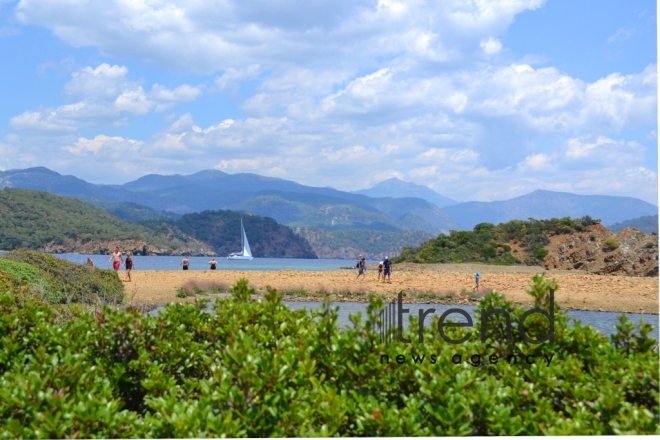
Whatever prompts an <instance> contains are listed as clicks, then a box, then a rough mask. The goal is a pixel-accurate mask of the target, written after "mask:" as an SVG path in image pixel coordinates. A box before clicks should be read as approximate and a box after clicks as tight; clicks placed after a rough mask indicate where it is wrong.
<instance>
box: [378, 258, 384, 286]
mask: <svg viewBox="0 0 660 440" xmlns="http://www.w3.org/2000/svg"><path fill="white" fill-rule="evenodd" d="M381 277H383V279H382V281H385V277H384V276H383V262H382V261H381V262H380V263H378V282H379V283H380V282H381V279H380V278H381Z"/></svg>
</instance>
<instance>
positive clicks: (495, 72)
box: [0, 0, 657, 200]
mask: <svg viewBox="0 0 660 440" xmlns="http://www.w3.org/2000/svg"><path fill="white" fill-rule="evenodd" d="M543 4H544V1H543V0H496V1H493V0H475V1H470V2H466V1H464V0H444V1H427V0H413V1H398V0H378V1H372V0H370V1H367V0H357V1H347V0H338V1H336V2H304V1H302V0H287V1H275V2H268V1H261V0H260V1H258V2H257V3H254V2H252V3H250V4H247V3H245V2H242V3H241V2H238V1H235V0H227V1H223V2H215V3H209V2H202V1H199V0H191V1H187V2H182V1H165V0H154V1H150V2H125V1H122V0H109V1H108V2H104V3H102V4H101V3H95V2H70V1H68V0H39V1H37V0H21V1H20V2H19V3H18V5H17V6H16V8H15V13H16V17H17V18H18V20H19V22H22V23H25V24H33V25H37V26H43V27H46V28H48V29H51V30H52V31H53V33H54V34H55V35H56V36H57V37H58V38H60V39H61V40H63V41H65V42H67V43H69V44H71V45H73V46H76V47H80V46H90V45H91V46H95V47H98V48H99V49H100V51H101V53H102V54H103V55H111V56H115V57H124V58H126V57H128V58H133V59H135V60H137V61H138V62H139V63H147V64H151V65H156V66H160V67H163V68H166V69H169V70H178V71H183V72H186V73H190V72H193V73H198V74H206V75H207V76H205V77H204V76H203V77H202V78H203V79H202V80H201V81H202V82H204V83H205V84H206V85H205V86H195V85H189V84H177V85H174V86H172V85H170V86H165V85H162V84H158V83H146V82H143V81H138V80H137V79H135V78H132V77H131V75H130V72H129V71H128V68H127V67H125V66H122V65H113V64H110V63H102V64H98V65H95V66H89V67H85V68H83V69H79V70H77V71H75V72H74V73H73V74H72V76H71V79H70V81H69V82H68V83H67V84H66V85H65V86H64V98H65V101H66V102H63V103H62V104H61V105H59V106H54V107H52V108H51V107H48V108H32V109H27V110H26V111H25V112H23V113H21V114H19V115H17V116H15V117H14V118H12V119H11V120H10V122H9V128H10V130H11V131H12V132H11V133H10V134H9V135H7V137H6V138H5V139H4V140H3V143H2V144H0V147H2V148H4V149H7V148H16V147H18V146H21V147H22V148H23V149H24V150H25V151H26V153H25V156H24V157H25V160H24V162H16V164H15V165H14V166H19V163H27V162H28V161H29V160H32V159H31V158H29V157H28V155H27V154H28V153H29V152H32V154H33V156H32V158H34V157H38V156H39V155H38V154H35V153H34V152H37V153H38V152H39V151H43V150H41V149H42V148H43V146H41V145H42V143H43V140H44V139H46V138H47V139H48V140H49V141H48V145H50V146H51V150H53V151H57V152H58V153H57V159H56V162H54V163H59V164H62V167H70V168H71V169H76V170H78V169H81V167H80V166H79V164H81V163H83V162H82V161H83V160H86V161H88V162H94V161H96V162H94V163H97V164H99V165H98V170H101V171H100V172H101V173H105V174H107V175H110V176H111V177H112V179H111V181H113V182H118V181H121V179H120V177H119V176H128V175H131V173H135V172H139V170H140V169H142V170H143V172H139V174H144V173H146V172H161V173H166V172H177V173H182V172H195V171H198V170H199V169H204V168H209V167H210V166H215V167H216V168H218V169H222V170H225V171H228V172H240V171H249V172H256V173H260V174H266V175H272V176H278V177H285V178H290V179H294V180H297V181H300V182H302V183H306V184H313V185H319V186H324V185H330V186H334V187H338V188H340V189H348V190H352V189H356V188H359V187H363V186H367V185H371V184H374V183H376V182H377V181H379V180H382V179H386V178H389V177H398V178H401V179H406V180H410V181H414V182H416V183H420V184H426V185H429V186H430V187H432V188H434V189H435V190H437V191H439V192H441V193H443V194H446V195H448V196H450V197H454V198H459V199H466V198H477V199H482V200H488V199H492V198H506V197H511V196H515V195H520V194H522V193H524V192H526V191H532V190H534V189H537V188H541V187H543V188H547V189H561V190H574V191H579V192H582V193H585V192H595V193H602V192H603V191H613V193H617V194H624V193H625V191H628V190H630V188H633V187H634V186H635V185H642V184H645V183H644V182H646V183H648V182H651V181H652V180H653V179H656V181H657V175H656V173H655V172H654V171H653V170H649V169H648V164H646V162H645V157H646V155H647V153H648V148H649V145H650V144H649V143H648V139H646V138H644V139H641V138H640V139H636V138H635V139H633V137H635V136H636V135H634V134H632V135H630V133H633V131H634V130H637V129H639V128H640V127H641V128H642V130H639V131H643V132H644V133H645V135H644V136H645V137H650V138H653V137H654V136H655V138H657V126H656V120H657V98H656V96H657V92H656V90H657V86H656V84H657V68H656V65H654V64H653V65H649V66H648V67H647V68H646V69H644V70H643V71H641V72H637V73H630V74H621V73H616V72H613V73H611V74H609V75H606V76H604V77H603V78H600V79H598V80H595V81H584V80H581V79H578V78H574V77H571V76H570V75H568V74H566V73H564V72H562V71H560V70H559V69H557V68H554V67H538V65H537V64H534V63H532V62H530V61H524V60H529V59H531V58H530V57H527V58H523V59H513V58H511V54H510V53H509V52H508V51H506V49H505V48H504V46H503V44H502V41H501V40H500V38H502V35H503V33H504V31H505V30H506V29H507V27H508V26H509V25H510V24H511V23H512V22H513V20H514V19H515V16H516V15H517V14H519V13H521V12H523V11H526V10H535V9H537V8H540V7H542V6H543ZM623 37H625V35H624V33H621V34H620V35H613V36H612V41H615V40H620V39H621V38H623ZM532 58H533V57H532ZM246 89H248V90H249V92H245V93H246V95H247V96H245V97H240V96H239V95H241V94H243V93H244V91H245V90H246ZM239 91H241V93H239ZM218 92H219V93H218ZM202 93H216V95H215V98H214V99H216V98H217V99H218V100H226V98H227V95H229V97H230V98H233V99H234V101H238V103H237V105H238V107H239V110H237V111H234V112H227V111H225V109H224V107H223V108H222V109H221V110H219V111H218V116H217V117H215V118H213V117H212V116H209V111H208V110H209V109H208V108H207V107H206V104H205V105H204V107H202V106H200V107H197V108H195V107H193V106H186V109H185V111H186V112H187V113H185V114H183V115H181V114H177V113H175V112H176V110H177V108H176V106H177V105H179V104H181V103H187V102H193V101H195V100H197V99H198V98H199V97H200V96H201V95H202ZM223 102H224V101H223ZM168 109H170V110H171V111H172V113H171V114H168V115H167V118H165V117H163V118H162V119H166V120H167V121H168V122H167V124H168V126H167V127H165V128H163V129H162V130H159V131H157V132H144V133H143V134H142V135H141V136H136V135H134V134H132V135H131V136H128V135H126V134H122V135H117V132H118V131H119V130H118V128H117V127H120V126H122V124H125V123H126V122H127V121H130V120H131V118H134V117H136V116H140V115H146V114H150V113H154V112H164V111H165V110H168ZM213 110H214V111H215V108H214V109H213ZM202 111H204V112H205V113H204V117H202V114H201V112H202ZM211 114H213V113H211ZM196 118H197V120H196ZM209 118H211V119H209ZM200 119H201V120H204V121H205V123H204V124H202V123H199V122H198V120H200ZM163 125H165V124H163ZM90 128H93V129H94V130H95V132H94V133H93V134H92V135H90V134H89V131H90ZM83 130H85V131H84V133H85V135H84V136H83V135H82V134H81V133H82V131H83ZM94 130H91V131H94ZM111 132H112V133H113V135H110V134H109V133H111ZM646 133H648V135H647V134H646ZM651 133H655V134H654V135H652V134H651ZM631 136H632V137H631ZM133 138H135V139H133ZM138 138H139V139H138ZM651 140H653V139H651ZM119 152H124V154H125V155H129V156H130V157H131V160H130V161H127V160H125V159H123V158H122V157H121V154H119ZM22 157H23V156H22ZM21 160H23V159H21ZM54 160H55V159H54ZM67 161H68V162H67ZM100 164H104V165H105V166H106V168H108V169H107V170H105V169H103V167H102V166H101V165H100ZM140 167H141V168H140ZM112 168H114V171H111V170H110V169H112ZM89 169H90V170H91V169H92V168H89ZM98 170H95V171H94V173H93V174H90V176H95V177H96V176H100V175H105V174H98V172H99V171H98ZM90 173H92V171H90ZM603 175H606V176H607V178H603ZM82 177H85V176H82ZM130 177H131V178H132V177H135V176H134V175H131V176H130ZM599 185H601V186H599ZM653 185H655V183H654V184H653ZM653 185H652V186H651V187H649V188H651V189H648V188H646V189H644V191H645V192H643V194H644V197H647V199H648V200H650V199H652V198H653V197H657V190H656V189H655V186H653Z"/></svg>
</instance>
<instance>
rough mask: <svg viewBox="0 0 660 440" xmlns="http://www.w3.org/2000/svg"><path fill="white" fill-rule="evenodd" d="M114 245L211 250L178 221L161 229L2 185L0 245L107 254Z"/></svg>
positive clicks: (152, 250)
mask: <svg viewBox="0 0 660 440" xmlns="http://www.w3.org/2000/svg"><path fill="white" fill-rule="evenodd" d="M115 246H118V247H120V248H121V249H122V250H123V251H124V252H127V251H130V252H133V253H135V254H163V255H167V254H175V255H178V254H182V253H183V254H195V255H209V254H212V250H211V249H210V247H209V246H208V245H206V244H204V243H201V242H199V241H198V240H195V239H193V238H191V237H189V236H187V235H186V234H183V233H181V231H179V230H178V229H177V228H176V227H174V226H169V227H166V228H162V227H161V228H160V229H159V230H157V231H156V230H153V229H150V228H148V227H146V226H144V225H140V224H138V223H133V222H128V221H124V220H121V219H118V218H116V217H114V216H112V215H110V214H108V213H107V212H105V211H103V210H101V209H98V208H95V207H93V206H89V205H87V204H85V203H83V202H81V201H79V200H75V199H71V198H68V197H60V196H55V195H52V194H49V193H45V192H40V191H30V190H22V189H11V188H4V189H2V190H0V249H3V250H11V249H16V248H29V249H39V250H43V251H46V252H67V253H68V252H74V253H90V254H92V253H102V254H103V253H108V252H109V251H112V250H113V248H114V247H115Z"/></svg>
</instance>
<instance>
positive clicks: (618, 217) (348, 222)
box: [0, 167, 658, 235]
mask: <svg viewBox="0 0 660 440" xmlns="http://www.w3.org/2000/svg"><path fill="white" fill-rule="evenodd" d="M381 184H382V185H381ZM381 184H379V185H380V186H379V185H376V186H375V187H374V188H375V189H376V190H378V189H379V188H380V189H381V190H383V192H384V193H385V194H384V195H387V196H388V197H372V196H369V195H366V194H361V193H360V194H358V193H350V192H345V191H339V190H336V189H333V188H329V187H324V188H321V187H312V186H306V185H301V184H299V183H296V182H292V181H289V180H285V179H278V178H272V177H264V176H259V175H257V174H249V173H239V174H227V173H225V172H222V171H218V170H205V171H200V172H198V173H195V174H191V175H188V176H184V175H173V176H163V175H157V174H150V175H147V176H143V177H140V178H139V179H137V180H134V181H132V182H128V183H126V184H123V185H94V184H91V183H88V182H85V181H84V180H82V179H78V178H77V177H74V176H63V175H60V174H59V173H56V172H54V171H51V170H49V169H47V168H43V167H38V168H29V169H25V170H9V171H4V172H0V188H2V187H16V188H25V189H36V190H40V191H47V192H51V193H55V194H60V195H66V196H72V197H77V198H90V199H96V200H104V201H108V202H115V203H118V202H130V203H135V204H139V205H144V206H146V207H149V208H151V209H153V210H157V211H166V212H169V213H174V214H179V215H181V214H186V213H191V212H201V211H204V210H218V209H241V210H246V211H249V212H253V213H254V214H258V215H262V216H269V217H272V218H274V219H276V220H277V221H279V222H280V223H283V224H285V225H289V226H300V227H319V228H327V229H342V228H346V229H374V230H382V231H402V230H413V229H414V230H423V231H425V232H427V233H429V234H431V235H437V234H438V233H439V232H447V231H449V230H452V229H456V230H460V229H471V228H473V227H474V226H475V225H476V224H478V223H482V222H489V223H495V224H497V223H501V222H506V221H509V220H512V219H523V220H525V219H527V218H530V217H532V218H537V219H546V218H552V217H564V216H570V217H582V216H584V215H589V216H591V217H594V218H600V219H601V220H602V223H603V224H605V225H607V224H613V223H616V222H621V221H624V220H628V219H631V218H636V217H641V216H648V215H657V213H658V208H657V207H656V206H654V205H651V204H650V203H647V202H644V201H642V200H639V199H635V198H632V197H614V196H580V195H576V194H571V193H560V192H552V191H542V190H538V191H534V192H532V193H530V194H526V195H524V196H520V197H515V198H513V199H510V200H505V201H496V202H467V203H458V204H455V205H449V206H447V205H445V206H444V208H442V209H441V208H439V207H438V206H437V205H436V204H435V203H433V202H431V201H429V200H427V199H426V197H429V194H430V193H429V192H428V191H431V190H430V189H428V188H426V187H423V186H421V185H414V184H409V183H407V182H402V181H399V180H396V179H389V180H388V181H385V182H381ZM388 185H389V186H388ZM411 185H412V186H411ZM374 188H372V190H373V189H374ZM397 188H398V189H402V188H410V191H413V190H415V191H418V192H416V194H419V195H421V196H424V197H417V196H416V197H393V196H394V195H396V194H401V193H397V192H396V191H397V190H398V189H397ZM425 189H426V190H428V191H425ZM366 191H371V190H366ZM420 191H421V192H420ZM431 193H434V192H433V191H431ZM435 194H436V196H440V195H439V194H437V193H435ZM379 195H380V194H379ZM431 195H432V194H431ZM440 197H442V196H440ZM447 200H449V202H452V201H451V200H450V199H446V198H444V201H443V200H440V201H439V203H447ZM140 209H141V208H137V207H135V206H133V207H130V206H129V205H125V206H124V207H123V208H121V210H120V211H118V212H124V215H136V216H151V215H154V213H149V212H147V211H144V210H143V212H139V211H140ZM418 228H419V229H418Z"/></svg>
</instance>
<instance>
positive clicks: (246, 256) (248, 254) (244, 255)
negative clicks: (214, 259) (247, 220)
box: [227, 219, 252, 260]
mask: <svg viewBox="0 0 660 440" xmlns="http://www.w3.org/2000/svg"><path fill="white" fill-rule="evenodd" d="M241 241H242V242H243V252H241V253H240V254H239V253H233V254H229V255H228V256H227V259H228V260H251V259H252V251H251V250H250V244H249V243H248V239H247V235H245V228H244V227H243V219H241Z"/></svg>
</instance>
